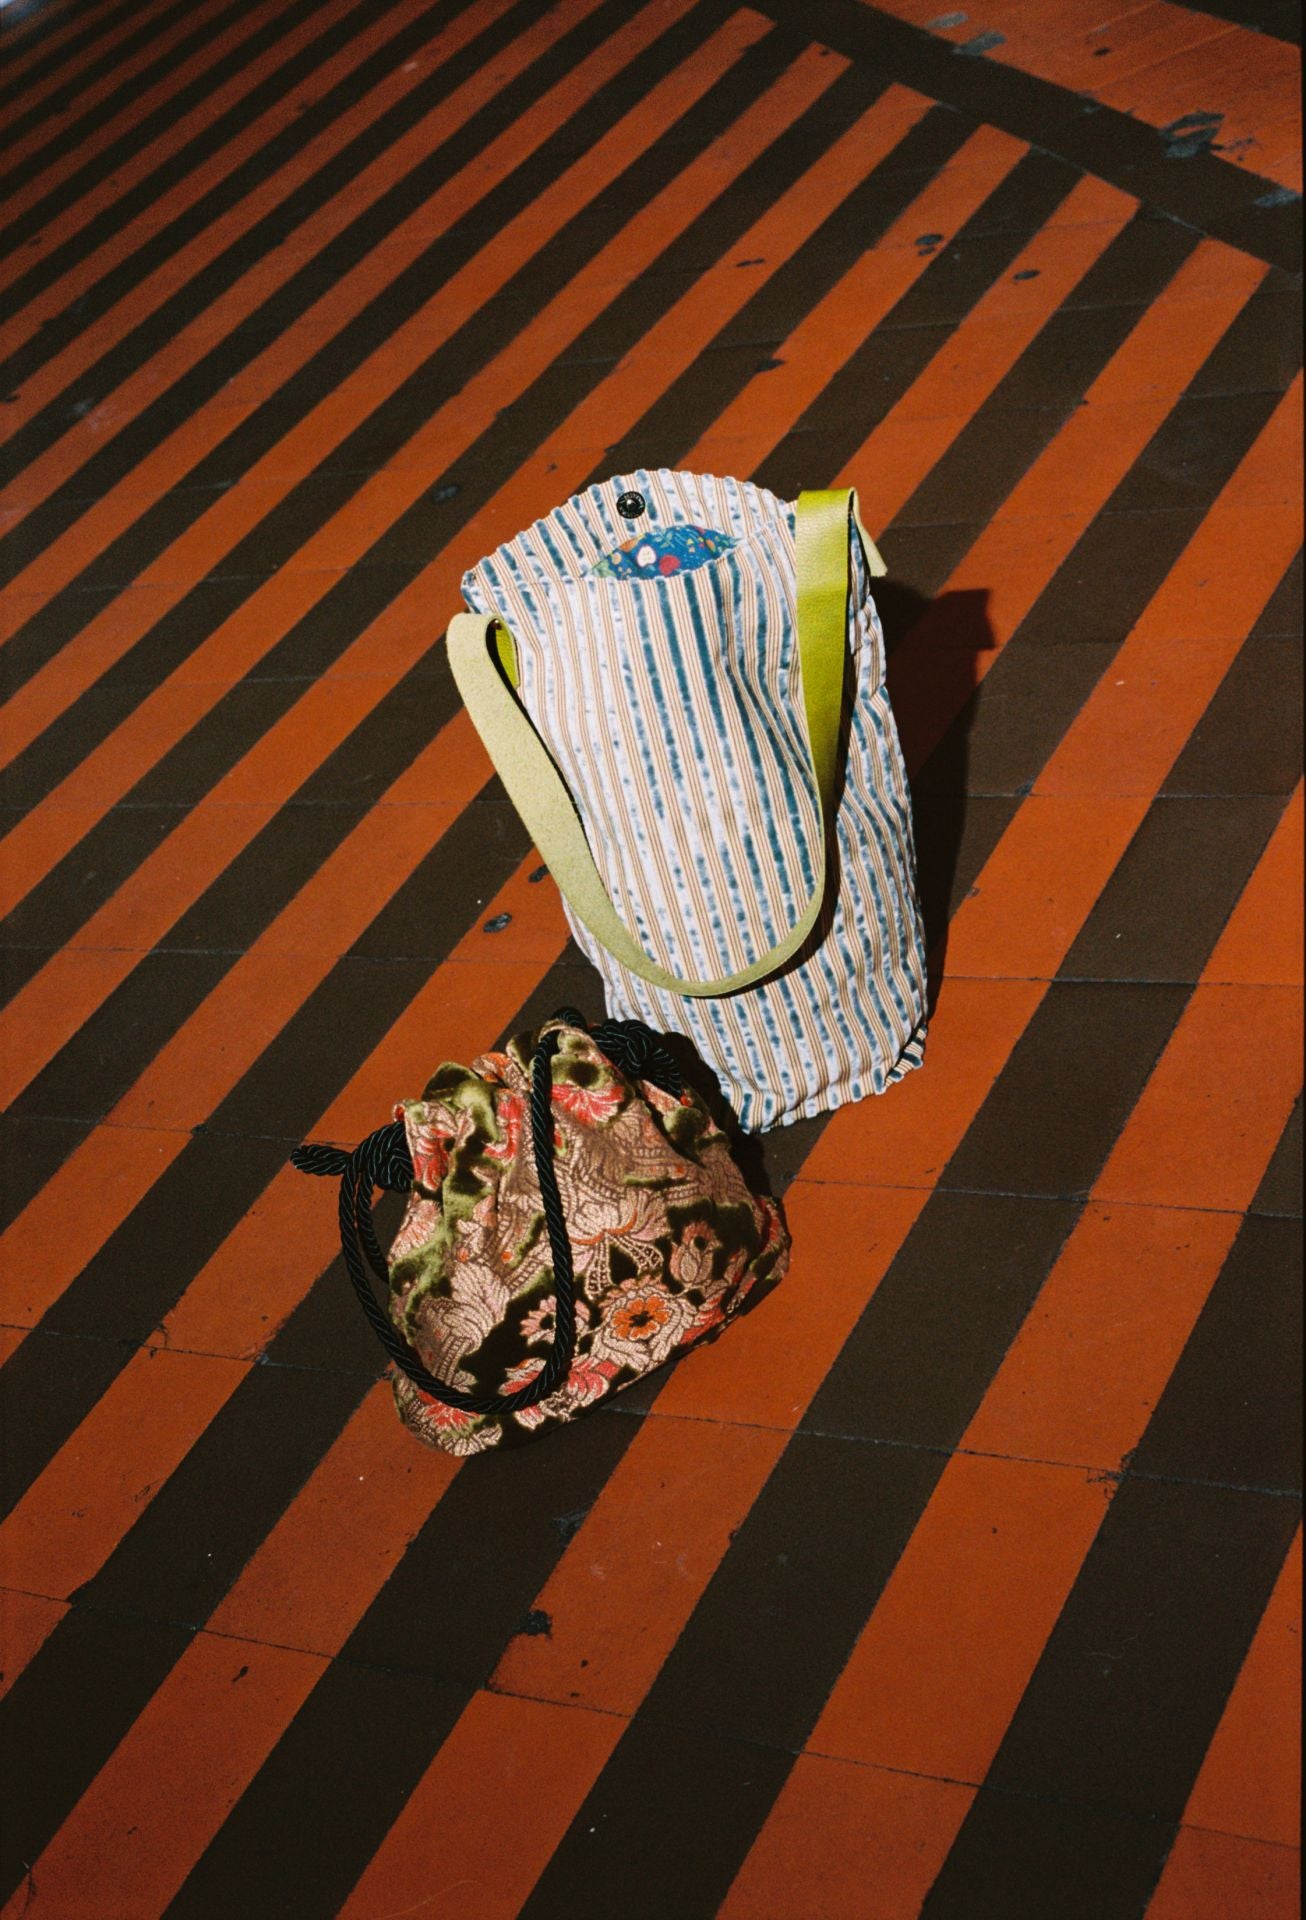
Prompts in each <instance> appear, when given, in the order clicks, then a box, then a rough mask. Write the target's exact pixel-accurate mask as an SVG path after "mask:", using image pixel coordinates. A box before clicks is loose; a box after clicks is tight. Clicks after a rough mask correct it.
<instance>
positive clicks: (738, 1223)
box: [293, 1008, 789, 1454]
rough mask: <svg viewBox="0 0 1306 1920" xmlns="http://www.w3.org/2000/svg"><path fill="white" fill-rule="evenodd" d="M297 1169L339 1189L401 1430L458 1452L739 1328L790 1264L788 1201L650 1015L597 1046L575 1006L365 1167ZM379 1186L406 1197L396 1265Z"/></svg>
mask: <svg viewBox="0 0 1306 1920" xmlns="http://www.w3.org/2000/svg"><path fill="white" fill-rule="evenodd" d="M293 1159H294V1164H295V1165H296V1166H297V1167H299V1168H300V1169H301V1170H302V1171H304V1172H306V1173H320V1174H339V1175H340V1176H341V1186H340V1220H341V1239H342V1247H343V1252H344V1255H345V1261H346V1264H347V1266H348V1268H349V1274H350V1278H351V1280H352V1281H353V1284H354V1288H355V1291H356V1292H357V1294H358V1297H359V1300H360V1302H361V1303H362V1306H363V1310H364V1312H365V1313H366V1314H367V1316H368V1318H369V1319H370V1321H371V1322H372V1325H373V1327H374V1328H375V1330H376V1332H377V1334H378V1335H379V1337H380V1339H381V1343H382V1345H383V1346H384V1348H385V1350H386V1352H387V1353H388V1354H389V1356H390V1358H391V1360H392V1362H393V1363H394V1393H395V1400H396V1404H397V1406H398V1410H399V1414H400V1417H401V1418H402V1419H403V1421H404V1422H405V1424H406V1425H407V1426H408V1427H409V1428H410V1429H411V1430H412V1432H413V1433H415V1434H416V1435H417V1437H418V1439H420V1440H423V1441H425V1442H426V1444H427V1445H428V1446H433V1447H439V1448H441V1449H442V1450H443V1451H444V1452H446V1453H455V1454H468V1453H481V1452H484V1451H485V1450H486V1449H487V1448H490V1447H498V1446H508V1445H513V1444H515V1443H516V1442H518V1441H521V1440H525V1439H529V1438H531V1437H532V1436H533V1435H535V1434H538V1433H542V1432H547V1431H548V1430H549V1429H550V1428H552V1427H556V1426H560V1425H562V1424H563V1423H564V1422H566V1421H569V1420H571V1419H573V1418H574V1417H575V1415H576V1414H578V1413H580V1412H582V1411H583V1410H584V1409H585V1408H587V1407H590V1406H593V1405H596V1404H597V1403H598V1402H599V1401H601V1400H604V1399H606V1398H607V1396H608V1395H609V1394H611V1393H615V1392H617V1391H618V1390H619V1389H620V1388H621V1387H625V1386H629V1385H630V1383H631V1382H632V1381H634V1380H638V1379H640V1378H641V1377H642V1376H643V1375H644V1374H646V1373H648V1372H650V1371H651V1370H652V1369H653V1368H655V1367H659V1366H661V1365H662V1364H663V1363H664V1362H665V1361H668V1360H670V1359H671V1358H672V1357H673V1356H675V1355H676V1354H678V1353H680V1352H682V1351H683V1350H684V1349H685V1348H686V1347H688V1346H691V1345H692V1344H693V1343H694V1342H695V1341H697V1340H700V1339H702V1338H703V1337H704V1336H705V1335H707V1334H710V1333H712V1332H714V1331H715V1330H716V1329H718V1328H719V1327H721V1326H722V1325H723V1324H724V1322H725V1321H726V1320H728V1319H729V1318H730V1316H731V1315H732V1314H733V1313H734V1312H735V1311H736V1310H737V1309H738V1307H739V1306H740V1305H741V1304H742V1302H743V1301H744V1299H745V1298H746V1297H747V1295H748V1293H749V1292H750V1291H751V1289H752V1288H753V1287H754V1286H755V1285H757V1283H758V1282H759V1281H763V1280H775V1279H778V1278H779V1277H780V1276H781V1274H782V1273H783V1272H784V1269H785V1267H786V1265H787V1263H788V1258H789V1241H788V1236H787V1234H786V1232H785V1229H784V1227H783V1225H782V1223H781V1221H780V1216H779V1213H778V1211H777V1209H776V1208H775V1206H774V1204H773V1202H771V1201H770V1200H768V1199H766V1198H764V1197H761V1196H758V1195H755V1194H753V1193H752V1192H751V1191H750V1189H749V1187H748V1185H747V1184H746V1182H745V1180H744V1177H743V1174H742V1173H741V1172H740V1170H739V1168H738V1166H737V1165H736V1164H735V1161H734V1158H733V1156H732V1154H731V1151H730V1145H729V1142H728V1140H727V1139H726V1136H725V1135H724V1134H723V1133H722V1132H721V1131H720V1129H719V1128H718V1127H717V1126H716V1125H715V1123H714V1122H713V1120H712V1118H711V1116H710V1115H709V1113H708V1111H707V1108H706V1107H705V1105H704V1104H703V1102H702V1100H701V1099H700V1098H699V1096H698V1095H697V1094H696V1093H695V1092H693V1091H692V1090H691V1089H689V1088H688V1087H686V1086H685V1085H684V1084H683V1083H682V1079H681V1076H680V1073H679V1070H678V1069H677V1067H676V1065H675V1063H674V1062H673V1061H672V1059H671V1057H670V1055H669V1054H668V1053H667V1052H666V1050H665V1049H664V1048H663V1047H662V1045H661V1044H660V1042H659V1040H658V1037H657V1035H656V1034H654V1033H653V1032H652V1031H651V1030H650V1029H649V1028H648V1027H645V1026H643V1025H642V1024H641V1023H640V1022H639V1021H636V1020H613V1021H609V1022H607V1023H606V1024H605V1025H603V1026H601V1027H597V1028H595V1029H594V1031H593V1032H592V1033H591V1032H590V1031H589V1030H588V1029H587V1027H586V1025H585V1022H584V1021H583V1019H582V1018H581V1016H580V1015H579V1014H578V1013H576V1012H574V1010H572V1009H570V1008H566V1009H564V1010H563V1011H562V1012H560V1013H558V1014H557V1015H555V1017H554V1018H553V1019H552V1020H550V1021H547V1022H546V1023H545V1025H544V1026H543V1027H541V1028H540V1029H539V1030H538V1032H533V1033H523V1034H518V1035H517V1036H516V1038H514V1039H513V1040H511V1041H510V1042H509V1043H508V1045H507V1047H506V1049H505V1050H504V1051H503V1052H501V1053H483V1054H481V1055H480V1056H479V1058H477V1059H476V1060H474V1061H473V1062H472V1065H471V1066H470V1067H463V1066H458V1065H454V1064H446V1065H444V1066H442V1067H440V1068H439V1069H438V1071H437V1072H436V1073H435V1075H434V1077H433V1078H432V1079H431V1081H430V1082H429V1083H428V1085H427V1087H426V1090H425V1092H424V1093H423V1095H422V1098H421V1099H420V1100H408V1101H403V1102H401V1103H400V1105H399V1106H398V1107H396V1109H395V1119H394V1121H393V1123H392V1124H391V1125H390V1126H387V1127H382V1128H381V1129H379V1131H378V1132H376V1133H374V1134H371V1135H370V1136H369V1137H368V1138H367V1139H366V1140H365V1141H363V1143H362V1144H361V1146H359V1147H357V1148H356V1149H355V1150H354V1151H353V1152H352V1153H348V1152H345V1151H342V1150H340V1149H336V1148H333V1147H322V1146H306V1147H301V1148H300V1149H299V1150H298V1151H297V1152H296V1153H295V1155H294V1156H293ZM375 1186H382V1187H387V1188H390V1189H391V1190H394V1191H399V1192H407V1194H408V1204H407V1210H406V1212H405V1214H404V1217H403V1222H402V1224H401V1226H400V1228H399V1231H398V1233H397V1234H396V1236H395V1239H394V1242H393V1244H392V1246H391V1248H390V1255H389V1260H388V1262H387V1261H386V1260H385V1258H384V1256H383V1255H382V1253H381V1249H380V1246H379V1244H378V1242H377V1239H376V1234H375V1231H374V1228H373V1225H372V1217H371V1203H372V1191H373V1188H374V1187H375ZM364 1256H366V1259H367V1261H368V1263H369V1264H370V1265H371V1267H372V1269H373V1271H374V1272H375V1273H376V1274H377V1276H378V1278H379V1279H381V1280H382V1281H383V1282H384V1283H385V1284H386V1285H387V1288H388V1307H389V1311H388V1313H387V1312H386V1310H385V1309H383V1308H382V1306H381V1304H380V1302H379V1301H378V1299H377V1298H376V1295H375V1293H374V1292H373V1290H372V1287H371V1284H370V1283H369V1280H368V1277H367V1272H366V1268H365V1266H364Z"/></svg>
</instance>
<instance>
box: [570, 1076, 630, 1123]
mask: <svg viewBox="0 0 1306 1920" xmlns="http://www.w3.org/2000/svg"><path fill="white" fill-rule="evenodd" d="M553 1098H554V1101H555V1103H556V1104H557V1105H558V1106H560V1107H561V1108H562V1110H563V1112H564V1113H569V1114H570V1115H571V1117H572V1119H573V1120H579V1122H580V1124H581V1125H582V1126H583V1127H597V1126H601V1125H602V1124H603V1122H604V1121H605V1120H611V1119H612V1117H613V1115H614V1114H615V1113H616V1112H617V1110H618V1109H619V1108H620V1106H621V1088H620V1087H619V1086H617V1085H616V1083H615V1082H612V1081H610V1082H609V1083H608V1085H607V1086H606V1087H578V1086H577V1085H576V1083H575V1081H574V1080H562V1081H560V1082H559V1083H558V1085H557V1086H556V1087H555V1088H554V1089H553Z"/></svg>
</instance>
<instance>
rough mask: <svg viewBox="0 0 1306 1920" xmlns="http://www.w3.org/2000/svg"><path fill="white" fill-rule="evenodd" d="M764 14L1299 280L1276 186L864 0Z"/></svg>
mask: <svg viewBox="0 0 1306 1920" xmlns="http://www.w3.org/2000/svg"><path fill="white" fill-rule="evenodd" d="M762 11H763V12H765V13H769V14H770V15H771V17H772V18H773V19H776V20H783V21H786V22H795V23H796V21H797V20H798V19H801V24H802V27H803V29H804V31H806V32H808V33H810V34H812V35H813V36H814V37H815V38H817V39H819V40H821V41H822V42H823V43H824V44H825V45H826V46H830V47H836V48H837V49H838V50H839V52H840V53H846V54H847V55H848V57H849V58H850V59H853V60H857V61H859V62H862V63H863V64H865V65H868V66H871V67H874V68H883V69H887V70H888V71H890V72H892V73H894V74H895V75H897V76H898V77H899V78H900V79H902V80H903V81H905V82H906V83H907V85H908V86H913V87H919V88H920V90H921V92H922V93H928V94H929V95H930V96H931V97H932V98H933V99H935V100H945V101H947V102H948V103H949V104H950V105H951V106H955V107H959V108H960V109H961V110H962V111H963V112H964V113H972V114H974V115H975V117H976V119H978V120H984V121H986V122H987V123H988V124H989V125H991V126H996V127H1002V128H1004V129H1005V130H1006V131H1007V132H1008V133H1014V134H1015V135H1016V136H1017V137H1018V138H1019V139H1022V140H1028V141H1030V142H1031V144H1032V145H1035V146H1039V147H1045V148H1046V149H1047V150H1048V152H1049V153H1055V154H1059V155H1060V156H1061V157H1062V158H1063V159H1065V160H1069V161H1071V162H1073V164H1074V165H1076V166H1079V167H1083V168H1084V170H1085V171H1086V172H1088V173H1093V174H1097V175H1098V176H1099V177H1100V178H1101V179H1103V180H1110V181H1112V182H1113V183H1114V184H1115V185H1116V186H1118V187H1122V188H1123V189H1124V191H1125V192H1126V193H1132V194H1135V195H1136V196H1137V197H1138V199H1140V200H1143V201H1146V202H1147V203H1148V204H1149V205H1151V206H1154V207H1157V208H1159V209H1160V210H1161V211H1162V212H1164V213H1166V214H1168V215H1170V217H1171V218H1173V219H1176V220H1180V221H1182V222H1183V224H1184V225H1185V226H1188V227H1192V228H1195V229H1196V230H1197V231H1198V232H1200V233H1208V234H1211V235H1212V236H1213V237H1214V238H1216V239H1219V240H1227V241H1228V243H1229V245H1230V246H1234V247H1241V248H1242V249H1243V251H1244V252H1246V253H1252V254H1255V255H1256V256H1257V258H1258V259H1261V260H1266V261H1269V263H1270V264H1271V265H1272V266H1280V267H1283V268H1285V269H1287V270H1288V271H1289V272H1296V271H1297V270H1298V269H1299V268H1300V264H1301V215H1300V200H1299V198H1297V197H1294V198H1292V199H1290V200H1287V201H1285V200H1284V199H1283V197H1282V191H1281V189H1279V188H1278V187H1277V186H1276V183H1275V182H1274V181H1273V180H1267V179H1264V178H1263V177H1262V176H1261V175H1259V174H1254V173H1249V172H1247V171H1246V170H1245V169H1244V168H1242V167H1239V166H1236V165H1234V164H1233V163H1232V162H1230V161H1228V160H1224V159H1221V157H1220V156H1219V155H1218V154H1215V153H1210V152H1207V153H1201V154H1195V155H1194V156H1193V157H1192V158H1191V159H1190V160H1184V161H1182V162H1175V161H1173V160H1170V159H1168V158H1167V157H1166V153H1165V143H1164V141H1163V139H1162V138H1161V136H1160V135H1159V134H1158V133H1157V132H1156V131H1155V129H1153V128H1151V127H1148V126H1145V125H1143V124H1142V123H1141V122H1139V121H1137V120H1133V119H1131V118H1130V116H1129V115H1128V114H1126V113H1121V112H1119V111H1117V109H1115V108H1114V107H1104V106H1101V105H1099V103H1098V102H1097V101H1086V100H1085V99H1084V98H1083V96H1082V95H1081V94H1077V93H1071V92H1070V91H1069V89H1067V88H1065V87H1058V86H1055V85H1053V83H1052V82H1051V81H1048V80H1039V79H1036V78H1035V76H1034V75H1033V74H1029V73H1022V72H1021V71H1020V70H1019V69H1018V68H1016V67H1006V66H1002V65H1000V64H999V63H998V62H995V61H989V60H959V59H958V58H957V57H956V55H955V54H954V52H953V49H952V47H951V45H950V44H949V43H948V42H946V41H943V40H939V39H936V38H935V36H934V35H933V34H931V33H929V32H928V31H926V29H924V28H922V27H913V26H909V25H907V23H906V22H905V21H901V20H895V19H894V18H893V17H892V16H891V15H889V14H886V13H881V12H880V11H879V10H878V9H876V8H874V7H872V6H869V5H867V4H866V0H801V4H800V3H799V0H765V4H764V5H763V7H762Z"/></svg>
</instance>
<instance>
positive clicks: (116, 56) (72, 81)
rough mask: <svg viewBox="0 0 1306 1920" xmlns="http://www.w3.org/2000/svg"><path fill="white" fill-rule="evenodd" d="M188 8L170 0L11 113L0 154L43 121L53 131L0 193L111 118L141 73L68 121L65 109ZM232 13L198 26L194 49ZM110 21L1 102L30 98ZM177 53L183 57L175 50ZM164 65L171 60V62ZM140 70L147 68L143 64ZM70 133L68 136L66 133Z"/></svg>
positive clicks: (6, 177)
mask: <svg viewBox="0 0 1306 1920" xmlns="http://www.w3.org/2000/svg"><path fill="white" fill-rule="evenodd" d="M193 11H194V9H193V8H188V7H185V6H182V5H178V4H176V3H175V0H174V4H173V5H172V6H169V7H161V8H160V9H159V10H158V12H157V13H156V14H155V15H154V16H153V18H151V19H150V20H149V21H148V22H147V23H146V24H145V25H143V26H141V27H140V28H139V29H138V31H137V32H135V33H133V34H130V35H128V36H127V37H126V38H125V39H122V40H117V41H115V42H114V44H113V45H112V46H111V47H109V48H106V49H105V50H104V51H103V52H102V53H101V54H100V55H99V57H98V58H92V59H91V60H89V61H87V63H86V64H85V65H84V66H82V67H80V68H79V69H78V70H77V71H76V72H75V73H73V74H71V75H70V76H69V78H68V79H67V80H66V81H65V82H64V83H63V85H62V86H59V87H57V88H53V89H52V90H51V91H50V92H49V93H47V94H46V95H45V96H44V98H42V99H40V100H37V101H36V102H34V103H33V104H30V105H29V106H28V110H27V111H26V112H25V113H16V114H13V115H11V116H10V118H9V119H8V120H7V121H6V123H5V130H4V139H3V141H0V154H3V153H6V152H8V151H9V150H10V149H11V148H13V147H17V146H19V145H21V144H22V142H23V141H24V140H25V139H26V138H27V136H28V135H29V134H30V133H32V132H33V131H34V130H36V129H38V128H40V127H41V126H43V125H47V124H48V125H50V126H51V127H52V128H53V129H54V130H55V131H54V133H53V136H52V139H51V141H50V142H49V143H48V145H47V147H46V149H45V150H44V151H37V152H36V153H34V154H33V155H32V156H31V158H30V159H29V160H24V161H23V162H22V163H21V164H18V165H15V166H14V167H12V168H11V169H10V170H9V172H8V173H5V174H3V175H0V193H5V194H8V193H12V192H14V191H16V190H18V189H19V188H21V187H23V186H25V185H27V184H28V183H29V181H30V180H32V179H34V178H36V177H38V176H39V175H40V173H41V172H42V171H43V170H44V168H45V167H47V166H48V165H49V164H50V163H51V161H52V160H54V159H58V158H62V157H64V156H66V155H67V154H69V153H73V152H75V151H76V150H77V148H78V147H79V146H80V145H81V143H82V141H83V140H84V139H85V138H86V137H87V135H88V134H93V133H95V132H97V131H98V130H99V129H100V127H102V126H103V125H104V124H105V123H106V121H108V120H110V119H112V118H113V116H114V114H115V113H117V112H119V111H121V109H122V107H123V105H124V104H125V103H126V102H128V101H129V100H130V99H131V96H132V94H133V93H134V92H137V91H143V90H144V88H145V86H147V85H148V84H149V82H148V80H146V79H145V78H144V77H143V74H142V75H141V76H136V75H134V76H133V77H132V80H131V81H130V83H129V84H128V85H127V86H126V87H118V88H117V89H115V91H114V92H113V93H111V94H109V95H107V96H106V97H105V98H104V99H103V100H101V101H99V102H97V104H96V106H95V108H94V109H92V110H91V111H89V112H86V113H83V114H82V115H81V116H80V118H79V119H78V120H77V121H75V122H74V121H71V120H70V118H69V109H70V108H72V107H75V106H76V105H77V103H78V101H79V100H81V99H82V98H83V96H84V95H85V94H86V93H88V92H89V91H90V90H91V88H93V87H94V86H95V85H96V84H97V83H98V82H100V81H103V80H109V79H112V78H113V77H114V76H115V75H116V74H118V73H119V72H121V70H122V68H123V67H124V66H125V65H126V64H127V63H128V62H129V61H131V60H134V59H135V58H136V57H137V55H139V54H143V53H148V51H149V49H150V47H151V46H153V45H154V43H155V42H156V41H157V40H158V39H159V37H160V36H161V35H162V34H165V33H167V32H168V30H169V28H171V27H174V26H178V25H180V24H182V23H183V22H184V21H185V20H186V18H187V16H188V14H190V13H193ZM119 17H121V16H119ZM231 17H232V15H231V11H230V10H229V11H228V12H227V13H226V14H223V15H221V16H220V17H219V18H218V20H217V23H216V24H214V23H209V26H208V27H206V28H205V29H203V30H202V31H201V33H200V36H199V37H198V38H197V39H195V43H194V44H195V47H196V48H202V47H203V46H204V45H205V44H206V43H207V40H208V39H209V38H210V37H211V34H210V31H209V28H210V27H211V30H212V33H217V32H220V31H221V30H222V27H223V25H225V24H228V23H229V21H230V19H231ZM113 24H116V20H112V21H111V20H108V19H106V21H105V22H104V23H103V24H102V27H101V30H100V31H99V32H92V33H88V34H87V35H85V36H83V39H82V47H81V48H78V49H77V50H76V51H75V50H74V47H73V46H72V45H69V46H68V47H66V48H65V49H63V51H62V52H61V54H60V55H58V56H52V57H51V61H50V64H49V68H48V71H47V73H46V74H44V75H42V74H40V73H38V72H37V71H36V70H35V69H33V70H30V71H29V72H28V73H27V74H26V75H25V76H24V78H23V81H22V82H20V83H16V84H15V86H14V87H13V88H12V89H8V88H6V89H5V91H4V93H0V101H3V100H4V99H5V96H6V94H7V95H8V96H9V98H11V99H27V100H28V101H31V96H32V94H33V93H34V91H35V90H36V88H37V87H38V86H39V85H40V82H41V79H42V78H48V77H53V76H54V75H55V74H57V73H58V72H59V71H60V69H61V68H63V67H66V66H70V65H71V64H72V63H73V61H75V60H76V58H77V52H78V51H81V50H83V49H87V50H89V49H91V48H93V47H94V46H95V44H96V42H97V41H99V40H101V39H103V38H104V37H105V34H106V33H107V32H108V31H110V29H111V26H112V25H113ZM179 44H180V45H184V44H185V43H184V42H182V43H179ZM178 57H179V58H184V57H185V56H184V55H181V54H179V55H178ZM167 64H171V60H169V61H168V63H167ZM167 64H165V65H164V66H162V67H160V68H158V70H157V71H156V72H155V78H156V79H157V78H160V77H161V76H162V74H163V73H165V72H166V71H167ZM145 71H148V68H147V69H146V70H145ZM138 81H139V85H138ZM74 129H75V130H76V131H75V133H74ZM70 134H71V135H72V136H73V137H71V138H70V137H68V136H69V135H70Z"/></svg>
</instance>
